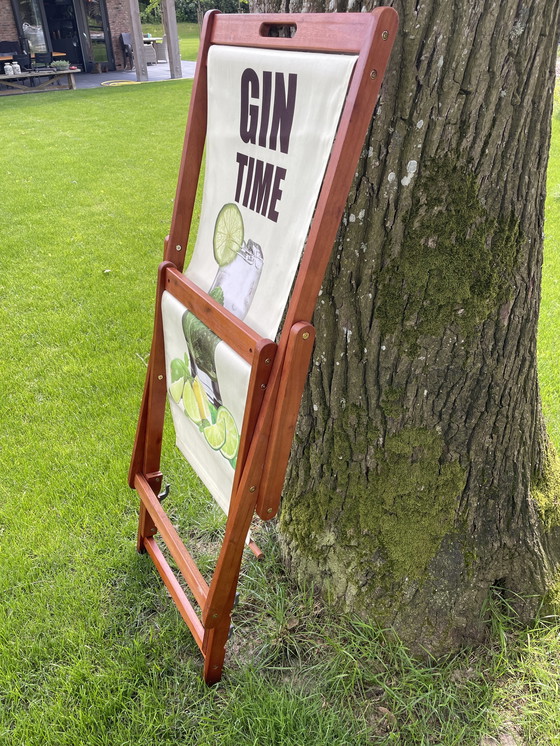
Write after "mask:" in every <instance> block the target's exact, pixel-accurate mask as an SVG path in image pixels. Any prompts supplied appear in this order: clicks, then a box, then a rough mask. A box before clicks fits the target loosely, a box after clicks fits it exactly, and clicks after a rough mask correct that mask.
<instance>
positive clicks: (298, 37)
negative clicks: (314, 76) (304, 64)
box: [212, 13, 374, 54]
mask: <svg viewBox="0 0 560 746" xmlns="http://www.w3.org/2000/svg"><path fill="white" fill-rule="evenodd" d="M360 16H361V17H360ZM364 16H365V18H364ZM373 22H374V21H373V17H372V15H371V14H367V15H366V14H363V13H360V14H347V13H344V14H342V13H341V14H337V13H302V14H301V15H294V14H291V15H286V14H282V13H266V14H256V13H255V14H252V13H251V14H247V15H242V16H229V15H228V16H217V17H216V18H215V19H214V25H213V28H212V43H213V44H225V45H234V46H246V47H266V48H269V49H291V50H305V51H312V52H342V53H344V52H345V53H350V54H352V53H353V54H358V53H359V52H360V50H361V48H362V45H363V44H364V40H365V39H367V34H368V31H369V27H370V26H371V25H372V24H373ZM274 24H284V25H286V24H287V25H295V26H296V32H295V34H294V36H293V37H292V38H286V37H274V36H266V35H263V34H266V29H267V27H269V26H270V25H274Z"/></svg>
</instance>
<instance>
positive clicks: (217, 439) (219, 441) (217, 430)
mask: <svg viewBox="0 0 560 746" xmlns="http://www.w3.org/2000/svg"><path fill="white" fill-rule="evenodd" d="M202 432H203V433H204V437H205V438H206V442H207V443H208V445H209V446H210V448H213V449H214V450H215V451H219V450H220V448H221V447H222V446H223V445H224V441H225V439H226V426H225V425H224V423H223V422H216V424H215V425H208V427H205V428H204V430H203V431H202Z"/></svg>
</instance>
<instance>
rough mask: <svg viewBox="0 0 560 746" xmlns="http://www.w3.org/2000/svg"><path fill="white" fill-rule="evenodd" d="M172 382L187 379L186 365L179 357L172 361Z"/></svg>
mask: <svg viewBox="0 0 560 746" xmlns="http://www.w3.org/2000/svg"><path fill="white" fill-rule="evenodd" d="M170 368H171V382H172V383H173V382H174V381H178V380H179V378H184V377H185V373H186V370H185V363H184V362H183V361H182V360H181V359H180V358H178V357H176V358H175V359H174V360H172V361H171V366H170Z"/></svg>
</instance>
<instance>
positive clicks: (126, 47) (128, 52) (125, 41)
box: [120, 33, 134, 70]
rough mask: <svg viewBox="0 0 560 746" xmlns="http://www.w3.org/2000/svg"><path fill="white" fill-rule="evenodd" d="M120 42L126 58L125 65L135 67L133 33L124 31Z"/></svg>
mask: <svg viewBox="0 0 560 746" xmlns="http://www.w3.org/2000/svg"><path fill="white" fill-rule="evenodd" d="M120 42H121V47H122V52H123V58H124V66H125V68H126V67H130V69H131V70H132V68H133V67H134V53H133V51H132V34H130V33H124V34H121V35H120Z"/></svg>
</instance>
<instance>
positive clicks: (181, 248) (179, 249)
mask: <svg viewBox="0 0 560 746" xmlns="http://www.w3.org/2000/svg"><path fill="white" fill-rule="evenodd" d="M175 248H176V249H177V251H182V250H183V247H182V246H181V245H180V244H177V246H175Z"/></svg>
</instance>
